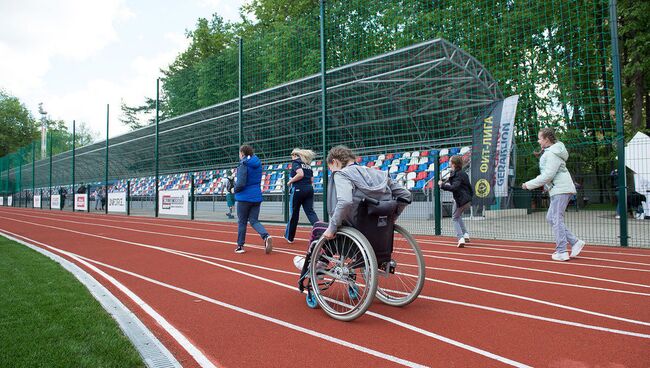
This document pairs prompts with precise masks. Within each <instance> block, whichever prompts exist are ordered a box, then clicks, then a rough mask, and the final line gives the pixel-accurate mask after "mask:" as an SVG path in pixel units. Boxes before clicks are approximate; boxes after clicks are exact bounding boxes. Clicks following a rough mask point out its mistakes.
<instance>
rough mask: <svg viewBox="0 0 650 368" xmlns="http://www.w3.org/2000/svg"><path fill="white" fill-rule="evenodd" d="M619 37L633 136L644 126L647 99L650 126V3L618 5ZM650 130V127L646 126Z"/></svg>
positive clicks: (624, 90)
mask: <svg viewBox="0 0 650 368" xmlns="http://www.w3.org/2000/svg"><path fill="white" fill-rule="evenodd" d="M618 9H619V12H618V15H619V18H620V24H619V29H620V30H619V38H620V39H621V44H622V45H621V51H622V57H621V64H622V65H621V66H622V75H623V80H624V81H625V83H623V84H622V85H623V94H624V96H625V99H624V106H625V108H626V110H627V114H626V115H627V116H629V117H630V118H631V121H630V123H631V128H632V129H631V133H632V134H635V133H636V132H637V131H639V130H640V129H641V127H642V124H643V105H644V99H645V102H646V103H645V105H646V106H645V112H646V122H647V123H649V124H650V120H649V118H648V115H649V114H648V112H649V111H650V106H648V103H650V97H648V96H649V89H650V32H648V23H650V3H649V2H647V1H640V2H639V1H633V0H622V1H620V2H619V7H618ZM647 128H648V129H650V126H647Z"/></svg>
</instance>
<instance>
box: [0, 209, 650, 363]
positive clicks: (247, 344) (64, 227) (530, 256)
mask: <svg viewBox="0 0 650 368" xmlns="http://www.w3.org/2000/svg"><path fill="white" fill-rule="evenodd" d="M540 226H543V225H540ZM267 229H269V231H270V232H271V233H272V235H277V236H278V237H279V238H276V239H275V244H274V252H273V253H272V254H270V255H265V254H264V251H263V249H262V241H261V239H259V237H258V236H257V234H256V233H255V232H254V231H253V230H252V229H249V232H248V239H247V240H248V243H247V244H248V246H247V250H248V252H247V253H245V254H243V255H239V254H235V253H234V252H233V250H234V241H235V239H236V231H237V230H236V224H233V223H209V222H198V221H193V222H191V221H183V220H170V219H152V218H141V217H124V216H113V215H112V216H103V215H94V214H86V213H75V214H72V213H62V212H50V211H39V210H31V209H18V208H6V207H2V208H0V231H2V232H4V233H8V234H9V235H12V234H13V235H12V236H14V237H16V238H18V239H20V240H23V241H26V242H28V243H32V244H35V245H37V246H40V247H43V248H46V249H47V250H49V251H53V252H54V253H57V254H59V255H62V256H64V257H65V258H67V259H69V260H71V261H73V262H75V263H76V264H77V265H80V266H81V267H82V268H84V269H85V270H87V271H88V272H89V273H91V274H92V275H93V276H94V277H95V278H96V279H97V280H98V281H99V282H101V283H102V284H104V285H105V286H106V287H108V288H109V289H110V290H111V291H112V292H113V293H114V294H115V295H116V296H118V297H119V298H120V299H121V300H122V301H123V302H124V303H125V304H126V305H127V306H128V307H129V308H130V309H131V310H132V311H133V312H134V313H135V314H136V315H138V316H139V317H140V318H141V319H142V320H143V322H144V323H145V324H146V325H147V326H148V327H149V328H150V329H151V330H152V331H153V332H154V334H155V335H156V336H157V337H158V338H159V339H161V341H163V343H164V344H165V345H166V346H167V347H168V348H169V349H170V351H172V353H173V354H174V355H175V356H176V357H177V359H179V361H180V362H181V363H182V364H183V366H185V367H195V366H199V365H200V364H199V362H197V360H195V359H194V358H193V356H192V355H191V354H190V353H189V352H188V350H187V349H186V347H184V346H183V345H181V344H180V343H178V342H177V340H176V339H175V338H174V337H173V336H172V335H171V334H170V333H168V331H167V330H165V329H164V328H163V327H162V326H161V325H160V324H158V323H157V322H156V320H154V319H153V318H152V317H150V316H149V315H148V314H147V313H146V312H145V311H144V309H143V308H142V307H141V306H139V305H137V304H136V303H134V302H133V301H132V300H131V299H130V298H129V297H127V295H126V294H124V293H123V292H122V291H120V290H118V288H116V287H115V286H114V285H113V284H111V283H110V282H108V281H107V279H106V278H105V277H104V276H102V275H101V274H99V273H97V272H95V271H93V270H92V269H91V268H89V267H88V266H87V265H86V264H82V263H80V261H79V258H78V257H77V256H80V257H85V258H86V260H87V261H88V262H89V263H90V264H92V265H94V266H95V267H97V268H98V269H99V270H101V271H103V272H105V273H106V274H108V275H110V276H112V277H113V278H115V279H116V280H117V281H119V282H120V283H122V284H123V285H124V286H126V287H127V288H128V289H130V290H131V291H132V292H133V293H135V294H137V295H138V296H139V297H140V298H141V299H142V300H143V301H144V302H145V303H147V304H148V305H149V306H151V307H152V308H153V309H154V310H155V311H156V312H158V313H159V314H160V315H161V316H162V317H164V318H165V319H166V320H167V321H168V322H169V323H170V324H171V325H172V326H174V327H175V328H176V329H177V330H178V331H180V333H182V335H183V336H185V338H187V340H189V342H191V343H192V344H193V345H194V346H195V347H196V348H197V349H198V350H199V351H200V352H202V354H203V355H204V356H205V357H206V358H207V359H208V360H209V361H210V362H212V364H214V365H216V366H225V367H244V366H255V367H294V366H298V365H301V366H308V367H325V366H327V367H339V366H361V367H383V366H399V365H400V363H402V364H404V365H415V364H420V365H425V366H434V367H451V366H456V367H486V366H507V365H515V366H518V365H519V366H526V365H528V366H535V367H543V366H550V367H596V366H599V367H649V366H650V250H648V249H621V248H607V247H597V246H589V245H588V246H587V247H586V248H585V250H583V253H582V254H581V258H579V259H576V260H571V261H570V262H563V263H559V262H553V261H551V260H550V253H552V248H553V246H552V245H550V244H541V243H521V242H520V243H515V242H506V241H487V240H485V241H484V240H473V241H472V243H471V244H470V245H469V247H467V248H464V249H458V248H456V247H455V246H454V242H453V240H451V239H448V238H443V237H432V236H421V237H417V239H418V241H419V243H420V246H421V247H422V249H423V250H424V253H425V256H426V263H427V267H429V268H428V269H427V278H428V279H427V282H426V284H425V286H424V289H423V290H422V294H421V298H419V299H418V300H416V301H415V302H414V303H413V304H411V305H409V306H407V307H405V308H393V307H388V306H386V305H382V304H381V303H380V302H379V301H375V303H373V305H372V307H371V308H370V310H369V312H368V313H366V314H365V315H364V316H363V317H361V318H359V319H357V320H356V321H354V322H350V323H344V322H338V321H335V320H333V319H330V318H329V317H327V316H326V315H325V314H324V313H323V312H322V311H321V310H312V309H309V308H307V306H306V305H305V298H304V294H299V293H298V291H297V288H296V287H295V286H296V282H297V270H295V268H294V267H293V264H292V261H291V260H292V258H293V256H294V255H296V254H302V253H303V252H304V250H305V248H306V238H307V237H308V230H307V229H299V232H298V235H297V237H298V238H302V239H303V240H300V239H297V241H296V242H295V243H293V244H287V243H286V242H285V241H284V239H282V238H281V236H282V234H283V232H284V229H283V227H279V226H271V225H269V226H267ZM46 245H48V246H50V247H52V248H48V247H46ZM152 247H158V248H152ZM60 251H67V252H70V253H66V254H63V253H61V252H60ZM179 251H181V252H187V253H179ZM75 255H76V256H75ZM211 257H212V258H211ZM98 262H99V263H98ZM111 266H112V267H111ZM256 266H257V267H256ZM125 271H128V272H131V274H127V273H125ZM143 277H144V278H148V279H144V278H143ZM175 288H176V289H175ZM223 303H227V304H223ZM237 308H241V309H237ZM251 312H254V313H257V315H251V314H252V313H251ZM269 317H270V318H269ZM301 328H302V330H301ZM337 339H338V340H337ZM353 344H354V345H353ZM364 349H367V350H364ZM199 355H200V354H199ZM194 356H196V354H195V355H194ZM398 359H401V361H397V360H398Z"/></svg>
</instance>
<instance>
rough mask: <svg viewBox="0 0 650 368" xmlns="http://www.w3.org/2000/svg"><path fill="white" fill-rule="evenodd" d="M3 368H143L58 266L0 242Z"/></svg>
mask: <svg viewBox="0 0 650 368" xmlns="http://www.w3.org/2000/svg"><path fill="white" fill-rule="evenodd" d="M0 367H13V368H17V367H144V363H143V362H142V358H141V357H140V355H139V354H138V352H137V351H136V350H135V348H134V347H133V345H132V344H131V342H130V341H129V340H128V339H127V338H126V336H124V334H123V333H122V331H121V330H120V329H119V327H118V326H117V323H116V322H115V320H113V319H112V318H111V316H109V315H108V313H106V311H105V310H104V309H103V308H102V307H101V305H100V304H99V302H97V301H96V300H95V299H94V298H93V297H92V295H91V294H90V292H89V291H88V290H87V289H86V288H85V287H84V286H83V285H82V284H81V283H80V282H79V281H78V280H77V279H76V278H75V277H74V276H73V275H72V274H70V273H69V272H68V271H66V270H65V269H63V268H62V267H61V266H60V265H59V264H58V263H56V262H54V261H52V260H51V259H49V258H47V257H45V256H43V255H41V254H40V253H38V252H35V251H33V250H32V249H29V248H27V247H26V246H24V245H21V244H18V243H15V242H12V241H9V240H7V239H5V238H3V237H0Z"/></svg>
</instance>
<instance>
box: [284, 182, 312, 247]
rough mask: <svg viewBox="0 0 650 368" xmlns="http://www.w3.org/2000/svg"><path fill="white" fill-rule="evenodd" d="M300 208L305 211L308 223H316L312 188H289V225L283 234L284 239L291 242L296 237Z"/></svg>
mask: <svg viewBox="0 0 650 368" xmlns="http://www.w3.org/2000/svg"><path fill="white" fill-rule="evenodd" d="M300 206H302V209H303V210H304V211H305V214H306V215H307V218H308V219H309V222H310V223H311V224H312V225H313V224H315V223H316V222H317V221H318V215H316V212H314V188H312V187H305V188H296V187H293V188H291V194H290V196H289V223H288V224H287V229H286V230H285V232H284V237H285V238H287V239H289V240H290V241H293V238H294V237H295V236H296V228H297V227H298V219H299V218H300Z"/></svg>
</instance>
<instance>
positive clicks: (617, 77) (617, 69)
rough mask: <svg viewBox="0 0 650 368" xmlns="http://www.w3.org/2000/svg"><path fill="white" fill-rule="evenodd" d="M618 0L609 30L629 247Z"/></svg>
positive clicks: (621, 208) (624, 238)
mask: <svg viewBox="0 0 650 368" xmlns="http://www.w3.org/2000/svg"><path fill="white" fill-rule="evenodd" d="M617 27H618V25H617V19H616V0H610V1H609V32H610V35H611V38H612V66H613V74H614V75H613V77H614V97H615V98H614V99H615V103H614V105H615V108H616V146H617V154H618V213H619V215H620V217H621V218H620V219H619V220H620V222H619V226H620V232H621V246H622V247H627V244H628V233H627V208H626V207H627V184H626V180H625V133H624V131H623V95H622V93H621V66H620V55H619V53H618V30H617Z"/></svg>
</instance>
